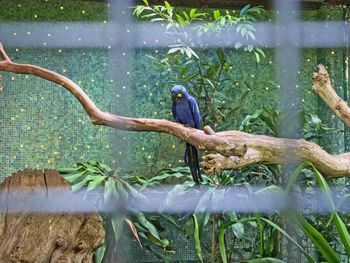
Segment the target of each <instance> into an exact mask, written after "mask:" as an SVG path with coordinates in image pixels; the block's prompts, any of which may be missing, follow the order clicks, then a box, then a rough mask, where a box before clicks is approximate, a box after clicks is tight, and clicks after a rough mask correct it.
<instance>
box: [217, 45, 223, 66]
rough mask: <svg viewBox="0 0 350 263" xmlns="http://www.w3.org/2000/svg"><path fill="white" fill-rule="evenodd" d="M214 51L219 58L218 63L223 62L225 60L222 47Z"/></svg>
mask: <svg viewBox="0 0 350 263" xmlns="http://www.w3.org/2000/svg"><path fill="white" fill-rule="evenodd" d="M216 52H217V54H218V58H219V61H220V63H221V64H222V63H224V62H225V55H224V52H223V50H222V48H218V49H217V50H216Z"/></svg>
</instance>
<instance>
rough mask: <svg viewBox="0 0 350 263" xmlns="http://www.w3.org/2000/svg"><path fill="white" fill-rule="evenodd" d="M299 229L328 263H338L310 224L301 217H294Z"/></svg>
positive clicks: (332, 252)
mask: <svg viewBox="0 0 350 263" xmlns="http://www.w3.org/2000/svg"><path fill="white" fill-rule="evenodd" d="M295 219H296V221H297V224H298V225H299V227H300V228H301V229H302V230H303V232H304V233H305V234H306V235H307V236H308V238H309V239H310V240H311V241H312V243H313V244H314V245H315V246H316V247H317V249H318V251H319V252H320V253H321V254H322V256H323V257H324V258H325V259H326V260H327V262H329V263H340V261H339V259H338V257H337V255H336V254H335V252H334V250H333V249H332V248H331V247H330V246H329V244H328V243H327V241H326V240H325V239H324V237H323V236H322V235H321V234H320V232H318V231H317V230H316V229H315V228H314V227H313V226H312V225H311V224H309V223H308V222H307V221H306V220H305V218H304V217H302V216H301V215H295Z"/></svg>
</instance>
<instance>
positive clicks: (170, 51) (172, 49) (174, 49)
mask: <svg viewBox="0 0 350 263" xmlns="http://www.w3.org/2000/svg"><path fill="white" fill-rule="evenodd" d="M179 50H181V48H179V47H174V48H171V49H169V51H168V54H173V53H175V52H178V51H179Z"/></svg>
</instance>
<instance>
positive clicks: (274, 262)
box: [246, 258, 285, 263]
mask: <svg viewBox="0 0 350 263" xmlns="http://www.w3.org/2000/svg"><path fill="white" fill-rule="evenodd" d="M246 263H285V261H282V260H279V259H277V258H257V259H252V260H249V261H246Z"/></svg>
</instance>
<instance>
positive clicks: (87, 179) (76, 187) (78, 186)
mask: <svg viewBox="0 0 350 263" xmlns="http://www.w3.org/2000/svg"><path fill="white" fill-rule="evenodd" d="M95 178H96V175H88V176H86V177H85V178H84V179H83V180H81V181H80V182H79V183H77V184H74V185H72V191H73V192H76V191H78V190H80V189H81V188H82V187H84V186H85V185H87V184H88V182H90V181H93V180H94V179H95Z"/></svg>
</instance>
